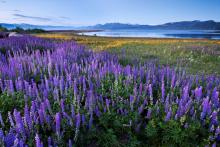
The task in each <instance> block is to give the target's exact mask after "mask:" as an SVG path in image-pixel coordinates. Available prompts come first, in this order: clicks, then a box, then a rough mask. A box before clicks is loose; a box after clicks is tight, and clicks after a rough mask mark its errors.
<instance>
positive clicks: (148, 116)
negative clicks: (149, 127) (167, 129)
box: [147, 108, 152, 119]
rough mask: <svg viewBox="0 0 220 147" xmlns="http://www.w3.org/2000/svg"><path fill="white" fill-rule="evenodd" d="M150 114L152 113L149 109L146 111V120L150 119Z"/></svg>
mask: <svg viewBox="0 0 220 147" xmlns="http://www.w3.org/2000/svg"><path fill="white" fill-rule="evenodd" d="M151 112H152V109H151V108H149V109H148V111H147V118H148V119H150V118H151Z"/></svg>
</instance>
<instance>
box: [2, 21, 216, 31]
mask: <svg viewBox="0 0 220 147" xmlns="http://www.w3.org/2000/svg"><path fill="white" fill-rule="evenodd" d="M0 25H2V26H3V27H6V28H8V29H13V28H16V27H21V28H24V29H34V28H39V29H45V30H79V29H87V30H116V29H152V30H153V29H161V30H220V22H215V21H213V20H208V21H199V20H195V21H181V22H171V23H165V24H162V25H140V24H124V23H106V24H97V25H94V26H82V27H74V26H43V25H31V24H6V23H0Z"/></svg>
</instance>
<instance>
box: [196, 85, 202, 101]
mask: <svg viewBox="0 0 220 147" xmlns="http://www.w3.org/2000/svg"><path fill="white" fill-rule="evenodd" d="M195 97H196V99H197V100H198V101H199V100H200V99H201V98H202V87H201V86H200V87H199V88H196V89H195Z"/></svg>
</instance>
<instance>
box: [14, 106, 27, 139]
mask: <svg viewBox="0 0 220 147" xmlns="http://www.w3.org/2000/svg"><path fill="white" fill-rule="evenodd" d="M14 118H15V122H16V129H17V132H18V133H21V134H22V135H24V134H25V130H24V124H23V121H22V118H21V115H20V112H18V111H17V110H16V109H15V110H14Z"/></svg>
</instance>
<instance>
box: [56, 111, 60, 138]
mask: <svg viewBox="0 0 220 147" xmlns="http://www.w3.org/2000/svg"><path fill="white" fill-rule="evenodd" d="M55 121H56V133H57V136H60V123H61V115H60V113H59V112H58V113H56V116H55Z"/></svg>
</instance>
